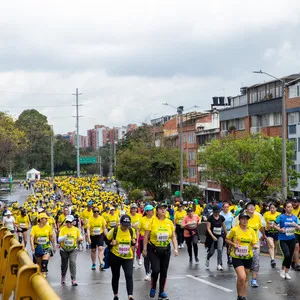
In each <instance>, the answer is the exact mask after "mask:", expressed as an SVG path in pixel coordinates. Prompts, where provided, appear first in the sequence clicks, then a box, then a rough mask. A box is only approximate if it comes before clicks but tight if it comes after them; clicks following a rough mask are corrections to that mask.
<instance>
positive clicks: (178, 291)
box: [11, 189, 300, 300]
mask: <svg viewBox="0 0 300 300" xmlns="http://www.w3.org/2000/svg"><path fill="white" fill-rule="evenodd" d="M28 194H29V192H28V191H26V190H24V189H22V190H20V191H18V192H17V193H15V194H14V195H13V196H11V198H12V199H13V200H14V201H16V200H18V201H19V202H20V204H21V203H23V201H24V200H25V198H26V197H27V195H28ZM57 250H59V249H57ZM29 252H30V250H29ZM205 253H206V251H205V248H204V246H203V245H200V244H199V259H200V262H199V264H195V263H194V264H192V265H191V264H189V262H188V255H187V250H186V249H180V250H179V256H178V257H172V258H171V262H170V267H169V274H168V281H167V287H166V292H167V293H168V295H169V297H170V299H172V300H199V299H201V300H211V299H218V300H231V299H236V291H235V284H236V276H235V273H234V269H233V268H228V267H227V266H226V263H225V262H226V257H225V251H224V253H223V254H224V256H223V257H224V259H223V261H224V271H217V269H216V268H217V262H216V254H215V256H214V257H212V258H211V263H210V269H209V270H206V269H205V266H204V262H205ZM276 262H277V267H276V268H275V269H272V268H271V267H270V265H269V263H270V260H269V257H267V256H261V269H260V272H259V277H258V283H259V285H260V286H259V288H257V289H253V288H251V287H250V286H249V290H248V297H247V299H248V300H249V299H253V300H285V299H286V300H299V299H300V285H299V278H300V272H295V271H291V276H292V280H290V281H286V280H284V279H281V278H280V276H279V270H280V263H281V261H280V259H276ZM121 274H122V272H121ZM144 276H145V274H144V268H143V267H139V266H137V264H136V268H135V270H134V297H135V298H134V299H135V300H144V299H149V296H148V294H149V290H150V283H149V282H146V281H144ZM48 281H49V283H50V284H51V285H52V286H53V288H54V289H55V291H56V292H57V294H58V295H59V296H60V297H61V299H65V300H79V299H105V300H106V299H113V293H112V290H111V284H110V281H111V271H110V270H109V269H108V270H106V271H105V272H100V271H99V270H97V271H92V270H91V260H90V250H84V251H81V252H78V256H77V281H78V284H79V286H77V287H72V286H71V282H70V278H69V274H68V275H67V284H66V285H65V286H61V284H60V255H59V251H57V253H56V254H55V255H54V257H53V258H51V260H50V263H49V274H48ZM119 298H120V300H125V299H127V295H126V288H125V280H124V276H123V274H122V275H121V279H120V288H119Z"/></svg>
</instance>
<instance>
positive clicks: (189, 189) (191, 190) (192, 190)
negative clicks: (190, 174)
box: [182, 185, 204, 201]
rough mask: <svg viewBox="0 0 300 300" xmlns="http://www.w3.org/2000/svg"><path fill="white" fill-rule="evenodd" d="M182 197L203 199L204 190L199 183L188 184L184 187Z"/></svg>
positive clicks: (189, 199)
mask: <svg viewBox="0 0 300 300" xmlns="http://www.w3.org/2000/svg"><path fill="white" fill-rule="evenodd" d="M182 198H183V199H184V200H186V201H193V200H194V199H198V200H201V199H203V198H204V196H203V190H201V189H200V188H199V187H198V186H197V185H187V186H185V187H184V189H183V192H182Z"/></svg>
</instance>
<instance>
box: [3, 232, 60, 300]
mask: <svg viewBox="0 0 300 300" xmlns="http://www.w3.org/2000/svg"><path fill="white" fill-rule="evenodd" d="M12 292H14V299H15V300H37V299H40V300H59V299H60V297H59V296H58V295H57V294H56V293H55V291H54V290H53V288H52V287H51V286H50V285H49V283H48V281H47V280H46V279H45V278H44V277H43V276H42V275H41V274H40V269H39V266H38V265H37V264H34V263H33V261H32V259H31V258H30V256H29V255H28V253H27V251H26V250H25V249H24V246H23V245H21V244H20V243H19V242H18V241H17V239H16V238H15V235H14V234H12V233H10V232H9V231H8V230H7V228H5V227H3V228H1V229H0V293H1V294H2V299H3V300H9V299H10V297H11V295H12Z"/></svg>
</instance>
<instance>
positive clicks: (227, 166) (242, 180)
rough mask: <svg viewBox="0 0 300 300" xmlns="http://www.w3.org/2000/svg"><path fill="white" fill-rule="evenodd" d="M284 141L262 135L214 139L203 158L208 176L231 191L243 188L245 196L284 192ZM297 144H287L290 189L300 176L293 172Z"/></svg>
mask: <svg viewBox="0 0 300 300" xmlns="http://www.w3.org/2000/svg"><path fill="white" fill-rule="evenodd" d="M281 142H282V140H281V138H279V137H265V136H262V135H260V134H257V135H249V136H245V137H241V138H236V137H235V136H233V135H229V136H226V137H224V138H221V139H216V140H212V141H211V143H210V144H209V145H207V147H206V148H205V151H204V153H203V154H202V155H201V157H200V164H205V165H206V168H207V175H208V176H210V177H211V178H213V179H214V180H215V181H216V182H218V183H219V184H221V185H222V186H223V187H226V188H228V189H229V190H230V191H232V190H233V189H239V190H240V191H241V192H242V193H243V194H244V195H245V197H250V198H253V199H255V198H257V199H262V198H264V197H265V196H267V195H271V194H273V193H274V192H280V191H281V161H282V158H281V154H282V149H281ZM293 157H294V145H293V143H291V142H287V166H288V176H290V178H292V179H291V180H290V181H289V185H290V187H293V186H295V185H296V184H297V178H298V177H299V174H298V173H297V172H296V171H295V170H294V169H292V165H293V164H294V162H293Z"/></svg>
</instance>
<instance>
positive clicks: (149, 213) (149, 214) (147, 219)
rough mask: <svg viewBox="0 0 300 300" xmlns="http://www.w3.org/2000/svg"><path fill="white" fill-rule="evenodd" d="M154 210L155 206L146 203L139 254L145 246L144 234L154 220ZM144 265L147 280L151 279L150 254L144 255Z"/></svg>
mask: <svg viewBox="0 0 300 300" xmlns="http://www.w3.org/2000/svg"><path fill="white" fill-rule="evenodd" d="M153 210H154V207H153V206H152V205H150V204H148V205H146V206H145V208H144V216H143V217H142V219H141V222H140V227H139V230H140V236H139V247H138V250H137V252H136V253H137V256H139V255H141V252H142V251H143V247H144V234H145V231H146V230H147V229H148V227H149V224H150V223H151V221H152V218H153ZM144 267H145V272H146V277H145V280H146V281H149V280H150V279H151V274H150V260H149V256H148V255H147V256H146V257H144Z"/></svg>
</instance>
